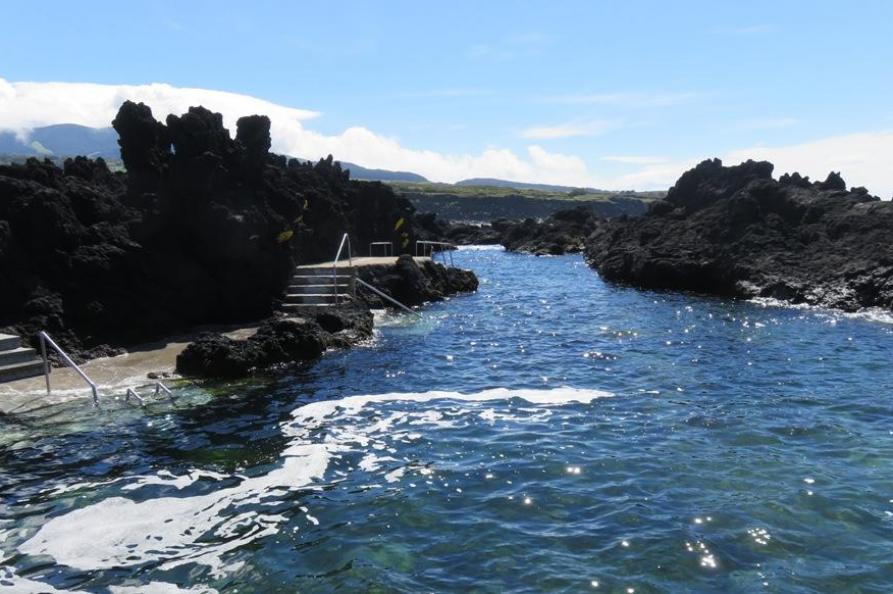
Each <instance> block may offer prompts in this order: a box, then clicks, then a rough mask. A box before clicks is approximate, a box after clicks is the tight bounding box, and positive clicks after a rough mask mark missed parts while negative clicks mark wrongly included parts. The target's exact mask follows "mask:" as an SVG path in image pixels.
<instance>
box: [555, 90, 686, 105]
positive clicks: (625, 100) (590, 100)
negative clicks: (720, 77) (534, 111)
mask: <svg viewBox="0 0 893 594" xmlns="http://www.w3.org/2000/svg"><path fill="white" fill-rule="evenodd" d="M695 97H697V95H696V94H695V93H572V94H567V95H554V96H552V97H548V98H547V99H546V100H547V101H549V102H551V103H565V104H569V105H612V106H617V107H637V108H641V107H668V106H670V105H678V104H680V103H687V102H689V101H691V100H692V99H694V98H695Z"/></svg>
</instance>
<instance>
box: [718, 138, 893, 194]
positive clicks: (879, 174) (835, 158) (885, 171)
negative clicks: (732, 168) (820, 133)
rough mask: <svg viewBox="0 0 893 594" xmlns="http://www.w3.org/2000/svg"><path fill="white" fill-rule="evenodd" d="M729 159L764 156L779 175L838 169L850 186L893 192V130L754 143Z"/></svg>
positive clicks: (820, 175) (816, 175) (815, 176)
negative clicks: (797, 141) (780, 143)
mask: <svg viewBox="0 0 893 594" xmlns="http://www.w3.org/2000/svg"><path fill="white" fill-rule="evenodd" d="M727 158H728V159H729V160H730V161H736V162H737V161H742V160H745V159H748V158H752V159H764V160H767V161H771V162H772V163H774V164H775V173H776V175H781V174H783V173H789V172H793V171H797V172H799V173H800V174H801V175H808V176H810V178H811V179H813V180H815V179H825V176H827V175H828V173H829V172H830V171H839V172H840V173H841V175H842V176H843V179H845V180H846V182H847V185H849V186H865V187H866V188H868V190H869V191H870V192H872V193H874V194H876V195H878V196H880V197H881V198H885V199H887V198H890V196H891V194H893V131H891V130H886V131H881V132H866V133H861V134H847V135H844V136H832V137H829V138H822V139H820V140H815V141H811V142H804V143H800V144H795V145H789V146H777V147H765V146H755V147H751V148H748V149H742V150H737V151H733V152H732V153H730V154H729V155H728V157H727Z"/></svg>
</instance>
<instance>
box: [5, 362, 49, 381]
mask: <svg viewBox="0 0 893 594" xmlns="http://www.w3.org/2000/svg"><path fill="white" fill-rule="evenodd" d="M38 375H43V361H41V360H39V359H38V360H36V361H24V362H20V363H12V364H10V365H0V382H11V381H13V380H17V379H24V378H26V377H36V376H38Z"/></svg>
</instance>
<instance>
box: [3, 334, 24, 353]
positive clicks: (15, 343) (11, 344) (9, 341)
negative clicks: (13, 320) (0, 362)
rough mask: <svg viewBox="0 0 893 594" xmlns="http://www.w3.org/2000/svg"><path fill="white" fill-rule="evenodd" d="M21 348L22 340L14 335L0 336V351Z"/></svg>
mask: <svg viewBox="0 0 893 594" xmlns="http://www.w3.org/2000/svg"><path fill="white" fill-rule="evenodd" d="M20 346H22V339H20V338H19V337H18V336H16V335H15V334H0V351H10V350H12V349H17V348H19V347H20Z"/></svg>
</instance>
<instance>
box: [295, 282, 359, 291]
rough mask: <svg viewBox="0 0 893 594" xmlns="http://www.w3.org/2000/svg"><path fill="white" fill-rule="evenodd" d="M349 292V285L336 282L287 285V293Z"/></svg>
mask: <svg viewBox="0 0 893 594" xmlns="http://www.w3.org/2000/svg"><path fill="white" fill-rule="evenodd" d="M336 291H337V292H338V293H349V292H350V285H348V284H346V283H345V284H343V285H342V284H338V285H332V284H328V285H289V287H288V292H289V293H333V292H336Z"/></svg>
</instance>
